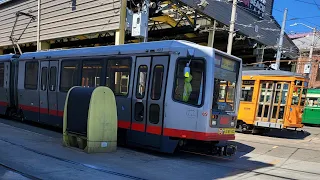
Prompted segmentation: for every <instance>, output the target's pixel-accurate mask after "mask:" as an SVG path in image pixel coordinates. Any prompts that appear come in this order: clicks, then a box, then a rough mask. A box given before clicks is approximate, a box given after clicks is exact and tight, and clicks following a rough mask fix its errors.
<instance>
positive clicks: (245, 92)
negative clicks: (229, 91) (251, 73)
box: [240, 86, 254, 102]
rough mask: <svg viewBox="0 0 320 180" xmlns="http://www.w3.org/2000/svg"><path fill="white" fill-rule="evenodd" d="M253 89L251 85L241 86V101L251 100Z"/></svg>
mask: <svg viewBox="0 0 320 180" xmlns="http://www.w3.org/2000/svg"><path fill="white" fill-rule="evenodd" d="M253 90H254V88H253V87H250V86H243V87H242V90H241V97H240V100H241V101H248V102H251V101H252V96H253Z"/></svg>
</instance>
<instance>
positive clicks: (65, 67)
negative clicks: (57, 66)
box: [60, 61, 80, 92]
mask: <svg viewBox="0 0 320 180" xmlns="http://www.w3.org/2000/svg"><path fill="white" fill-rule="evenodd" d="M79 65H80V63H79V61H62V63H61V77H60V78H61V79H60V91H62V92H67V91H68V90H69V89H70V88H72V87H73V86H78V85H79V70H80V69H79Z"/></svg>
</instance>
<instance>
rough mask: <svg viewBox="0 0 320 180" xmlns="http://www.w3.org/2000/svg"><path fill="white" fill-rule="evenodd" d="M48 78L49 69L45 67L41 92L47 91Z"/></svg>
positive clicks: (42, 74)
mask: <svg viewBox="0 0 320 180" xmlns="http://www.w3.org/2000/svg"><path fill="white" fill-rule="evenodd" d="M47 76H48V68H47V67H43V68H42V70H41V90H42V91H46V90H47Z"/></svg>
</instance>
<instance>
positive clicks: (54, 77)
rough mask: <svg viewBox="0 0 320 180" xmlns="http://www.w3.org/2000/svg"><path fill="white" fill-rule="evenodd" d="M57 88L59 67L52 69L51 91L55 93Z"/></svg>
mask: <svg viewBox="0 0 320 180" xmlns="http://www.w3.org/2000/svg"><path fill="white" fill-rule="evenodd" d="M56 86H57V67H51V68H50V80H49V90H50V91H55V90H56Z"/></svg>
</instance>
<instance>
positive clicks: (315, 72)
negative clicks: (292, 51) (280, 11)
mask: <svg viewBox="0 0 320 180" xmlns="http://www.w3.org/2000/svg"><path fill="white" fill-rule="evenodd" d="M318 36H319V34H317V35H316V41H315V44H314V51H313V57H312V67H311V73H310V81H309V88H320V65H319V64H320V43H318ZM290 37H291V39H293V42H294V43H295V44H296V46H297V47H298V48H299V52H300V55H299V58H298V62H297V66H296V72H297V73H301V74H303V71H304V65H305V64H306V63H308V61H309V52H310V46H311V38H312V34H311V33H304V34H296V35H293V36H290Z"/></svg>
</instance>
